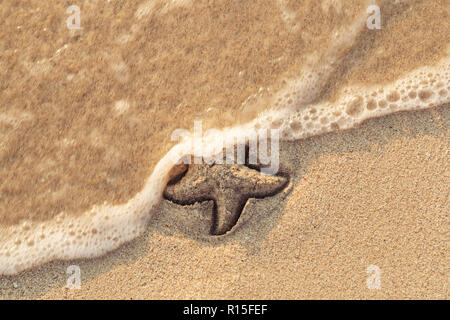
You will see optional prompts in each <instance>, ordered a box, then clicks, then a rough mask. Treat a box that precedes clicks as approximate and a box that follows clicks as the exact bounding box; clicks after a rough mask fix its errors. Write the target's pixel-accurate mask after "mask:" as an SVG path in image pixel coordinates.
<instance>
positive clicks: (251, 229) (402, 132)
mask: <svg viewBox="0 0 450 320" xmlns="http://www.w3.org/2000/svg"><path fill="white" fill-rule="evenodd" d="M449 129H450V108H449V106H443V107H440V108H437V109H431V110H427V111H420V112H410V113H399V114H394V115H391V116H388V117H386V118H380V119H372V120H370V121H368V122H366V123H364V124H363V125H361V126H360V127H359V128H356V129H352V130H349V131H344V132H339V133H337V134H328V135H324V136H320V137H313V138H310V139H307V140H303V141H298V142H295V143H283V144H282V151H281V165H282V166H283V167H284V168H286V169H287V170H288V171H289V172H290V174H291V182H292V184H291V186H290V187H288V188H287V189H286V190H285V192H282V193H281V194H278V195H276V196H274V197H271V198H265V199H262V200H251V201H250V202H249V204H248V205H247V207H246V208H245V211H244V214H245V215H248V216H250V217H251V219H249V220H248V222H247V223H246V224H245V225H243V226H241V227H240V228H239V229H237V230H236V231H235V232H234V233H233V234H231V235H229V236H226V237H223V238H213V237H209V236H207V235H205V229H202V226H203V225H204V223H205V220H206V217H207V216H208V214H209V212H210V210H211V205H209V204H208V203H202V204H197V205H193V206H190V207H180V206H178V205H175V204H172V203H169V202H168V201H164V202H163V203H162V204H161V206H160V210H159V212H158V214H157V215H156V216H155V218H154V219H153V221H152V223H151V225H149V228H148V231H147V232H146V233H145V235H144V236H142V237H140V238H139V239H137V240H136V241H133V242H131V243H129V244H128V245H126V246H124V247H122V248H120V249H119V250H117V251H115V252H113V253H111V254H109V255H107V256H105V257H103V258H99V259H94V260H90V261H76V262H55V263H51V264H48V265H46V266H43V267H40V268H38V269H35V270H33V271H30V272H26V273H23V274H21V275H19V276H15V277H8V278H4V279H2V280H0V294H1V296H2V297H5V298H44V299H47V298H56V299H72V298H75V299H79V298H91V299H97V298H100V299H104V298H120V299H155V298H158V299H160V298H162V299H173V298H180V299H185V298H188V299H198V298H203V299H214V298H217V299H222V298H230V299H231V298H247V299H252V298H269V299H274V298H288V299H291V298H295V299H297V298H306V299H310V298H370V299H372V298H373V299H381V298H389V299H398V298H426V299H431V298H437V299H448V298H450V297H449V288H448V274H449V270H448V265H449V256H448V252H449V250H448V249H449V248H448V223H449V217H448V212H450V210H449V209H450V207H449V201H448V200H449V199H448V198H449V181H450V180H449V176H450V170H449V165H448V164H449V154H448V151H449V142H450V140H449V138H450V131H449ZM72 264H76V265H79V266H80V268H81V277H82V286H81V289H80V290H68V289H66V288H64V287H65V284H66V279H67V278H68V277H69V275H67V274H66V268H67V267H68V266H69V265H72ZM369 265H376V266H378V267H379V268H380V270H381V289H380V290H376V289H375V290H374V289H368V288H367V287H366V280H367V278H368V277H369V276H370V275H369V274H367V273H366V270H367V268H368V266H369ZM14 286H16V287H17V288H14Z"/></svg>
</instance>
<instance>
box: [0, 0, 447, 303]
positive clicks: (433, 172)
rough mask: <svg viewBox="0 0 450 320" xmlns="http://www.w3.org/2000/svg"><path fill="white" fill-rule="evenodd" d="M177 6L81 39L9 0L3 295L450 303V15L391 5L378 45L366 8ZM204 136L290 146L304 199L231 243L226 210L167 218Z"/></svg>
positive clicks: (1, 108)
mask: <svg viewBox="0 0 450 320" xmlns="http://www.w3.org/2000/svg"><path fill="white" fill-rule="evenodd" d="M168 3H169V2H167V1H156V2H155V1H152V0H151V1H145V0H142V1H136V2H133V4H129V5H127V4H126V2H125V1H114V2H102V1H92V2H85V3H84V4H83V5H81V12H82V24H83V28H82V29H80V30H68V29H67V26H66V25H65V19H66V18H67V15H64V13H65V10H66V7H67V6H66V5H67V3H65V2H61V3H58V4H51V3H33V4H28V3H27V4H25V2H21V1H13V0H4V1H0V18H2V19H1V21H2V22H1V27H2V28H0V70H2V72H1V73H0V274H2V275H1V276H0V298H19V299H27V298H33V299H49V298H68V299H71V298H74V299H79V298H94V299H96V298H97V299H103V298H123V299H155V298H162V299H174V298H183V299H186V298H193V299H197V298H203V299H215V298H220V299H223V298H230V299H231V298H233V299H238V298H247V299H252V298H270V299H278V298H283V299H289V298H295V299H299V298H306V299H311V298H348V299H355V298H374V299H379V298H388V299H398V298H425V299H430V298H438V299H448V298H449V291H448V274H449V270H448V265H449V257H448V251H449V250H448V234H449V232H448V225H449V224H448V222H449V221H448V212H450V210H449V209H450V205H449V191H450V184H449V181H450V179H449V176H450V169H449V165H448V164H449V156H448V150H449V142H450V140H449V138H450V131H449V129H450V122H449V121H450V118H449V116H450V105H449V104H448V102H449V99H450V94H449V92H450V83H449V79H450V73H449V70H450V69H449V68H450V64H449V63H448V61H449V60H448V59H449V57H450V51H449V49H450V46H449V43H450V42H449V41H450V32H449V30H450V20H449V19H448V15H449V13H450V3H449V1H448V0H436V1H432V2H431V1H428V0H411V1H388V0H386V1H382V0H379V1H378V4H379V5H380V7H381V8H382V13H383V15H382V17H383V18H382V21H383V24H382V28H381V29H380V30H369V29H367V28H366V26H365V19H366V16H365V15H366V12H365V9H366V7H367V4H368V1H359V0H358V1H357V0H352V1H346V2H345V6H343V5H342V3H341V2H340V1H332V0H326V1H325V0H324V1H322V2H318V1H316V0H304V1H301V2H299V1H294V0H280V1H269V0H267V1H261V2H255V1H251V0H248V1H247V0H245V1H244V0H217V1H213V2H211V1H206V0H202V1H200V0H198V1H195V2H193V3H191V1H189V0H186V1H184V0H179V1H171V2H170V5H169V4H168ZM436 66H439V67H436ZM422 67H425V68H426V67H428V69H420V68H422ZM433 67H434V69H433ZM419 69H420V70H425V71H421V73H418V72H419V71H420V70H419ZM414 72H417V73H415V74H414ZM403 77H407V78H403ZM408 77H409V78H408ZM402 79H405V80H402ZM296 81H297V82H296ZM402 81H403V82H402ZM418 109H428V110H425V111H409V112H406V113H405V112H402V113H395V112H397V111H404V110H418ZM271 110H272V111H273V112H272V113H269V111H271ZM265 112H267V113H265ZM267 114H269V116H267ZM385 115H387V116H386V117H384V118H378V119H370V120H367V121H366V122H364V123H363V124H362V125H360V126H358V124H359V123H361V122H362V121H363V120H365V119H369V118H375V117H378V116H385ZM272 116H273V117H272ZM277 117H278V118H277ZM255 118H256V120H255V121H256V122H251V121H252V120H254V119H255ZM196 119H202V120H203V121H204V124H203V125H204V129H205V130H206V129H207V128H225V127H227V126H232V125H233V126H234V125H239V124H249V125H250V126H254V129H256V128H260V127H263V128H271V129H281V130H280V131H281V138H282V140H284V141H282V142H281V152H280V157H281V158H280V160H281V166H282V170H283V173H286V174H287V175H288V177H289V185H288V186H287V187H286V188H284V189H283V190H282V191H281V192H279V193H277V194H276V195H273V196H270V197H266V198H263V199H250V200H249V201H248V202H247V204H246V205H245V207H244V210H243V213H242V215H241V217H240V218H239V220H238V225H237V226H236V228H234V229H232V232H231V233H229V234H226V235H224V236H220V237H215V236H211V235H210V234H209V233H208V231H209V230H210V228H211V212H212V203H211V202H201V203H196V204H193V205H189V206H182V205H179V204H175V203H172V202H170V201H167V200H161V201H160V199H161V194H162V193H163V189H164V186H165V183H166V182H167V179H168V178H167V175H168V172H169V170H170V167H169V166H168V165H167V163H166V162H164V166H162V167H163V169H161V170H159V171H157V170H156V169H155V168H157V164H158V163H159V164H161V161H160V160H161V159H163V160H164V158H163V157H164V155H167V152H169V150H171V148H172V147H173V146H174V145H175V141H173V139H170V138H171V133H173V131H174V130H175V129H178V128H187V129H191V128H192V126H193V123H194V120H196ZM353 127H355V128H353ZM348 128H352V129H350V130H347V131H344V130H342V129H348ZM330 131H331V132H330ZM324 133H326V134H324ZM311 136H312V137H311ZM305 137H307V139H304V138H305ZM288 140H289V141H290V142H289V141H288ZM293 140H297V141H293ZM172 150H173V149H172ZM155 172H156V173H157V174H155ZM158 174H159V176H158ZM154 175H155V176H154ZM153 178H154V180H152V179H153ZM152 188H153V189H152ZM133 201H134V202H133ZM227 201H228V202H232V201H233V199H227ZM130 203H131V204H130ZM113 206H114V207H113ZM133 206H134V207H133ZM233 223H234V221H233ZM143 230H145V232H144V234H143V235H141V236H139V237H138V238H137V239H134V238H136V237H137V235H138V234H141V233H142V231H143ZM131 239H133V240H132V241H131V242H130V240H131ZM124 243H126V244H125V245H123V246H121V245H122V244H124ZM113 249H116V250H115V251H113V252H109V251H111V250H113ZM107 252H109V253H108V254H107V255H104V254H105V253H107ZM100 255H104V256H102V257H99V258H96V259H92V260H76V261H70V259H72V258H73V257H97V256H100ZM55 259H65V260H69V261H53V262H50V263H47V262H48V261H51V260H55ZM71 265H76V266H79V268H80V270H81V288H80V289H78V290H69V289H67V288H65V286H66V280H67V279H68V278H69V276H70V275H69V274H68V273H67V272H66V271H67V268H68V267H69V266H71ZM31 266H33V267H34V268H32V269H31V270H28V271H24V270H25V269H28V268H30V267H31ZM15 272H20V273H19V274H18V275H14V276H3V274H14V273H15ZM374 272H375V273H377V274H378V275H379V276H377V277H376V278H377V279H378V280H380V281H378V282H374V283H372V282H370V281H369V282H366V281H367V280H368V279H369V280H370V279H374ZM374 284H375V285H376V288H374V287H373V286H372V285H374Z"/></svg>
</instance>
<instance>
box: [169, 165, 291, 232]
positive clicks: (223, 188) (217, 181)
mask: <svg viewBox="0 0 450 320" xmlns="http://www.w3.org/2000/svg"><path fill="white" fill-rule="evenodd" d="M183 174H184V175H183ZM287 182H288V179H287V178H285V177H281V176H276V175H267V174H263V173H261V172H259V171H258V170H255V169H252V168H250V167H247V166H245V165H235V164H233V165H225V164H223V165H222V164H211V165H210V164H206V163H203V164H193V165H190V166H187V165H184V167H179V168H178V174H177V175H176V177H175V179H173V180H172V181H171V182H170V183H169V184H168V186H167V187H166V189H165V191H164V197H165V198H166V199H168V200H170V201H172V202H174V203H177V204H181V205H191V204H194V203H196V202H201V201H207V200H213V201H214V209H213V225H212V227H211V234H212V235H223V234H225V233H227V232H228V231H230V230H231V228H233V226H234V225H235V224H236V222H237V221H238V219H239V216H240V215H241V212H242V210H243V208H244V206H245V203H246V202H247V200H248V199H249V198H265V197H268V196H272V195H274V194H276V193H278V192H280V191H281V190H282V189H283V188H284V187H285V186H286V184H287Z"/></svg>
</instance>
